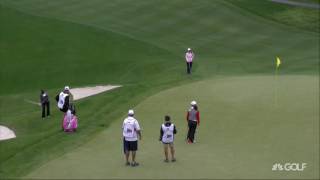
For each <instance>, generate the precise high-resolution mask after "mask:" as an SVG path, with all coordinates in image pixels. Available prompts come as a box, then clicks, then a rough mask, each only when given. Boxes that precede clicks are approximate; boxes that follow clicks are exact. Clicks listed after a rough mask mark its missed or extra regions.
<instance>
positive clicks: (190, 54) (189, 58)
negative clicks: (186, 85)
mask: <svg viewBox="0 0 320 180" xmlns="http://www.w3.org/2000/svg"><path fill="white" fill-rule="evenodd" d="M193 58H194V53H193V51H192V50H191V48H188V51H187V52H186V62H187V73H188V74H191V69H192V61H193Z"/></svg>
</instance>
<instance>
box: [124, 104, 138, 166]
mask: <svg viewBox="0 0 320 180" xmlns="http://www.w3.org/2000/svg"><path fill="white" fill-rule="evenodd" d="M133 116H134V111H133V110H132V109H130V110H129V111H128V117H127V118H125V119H124V121H123V124H122V134H123V150H124V153H125V158H126V166H129V165H131V166H132V167H134V166H138V165H139V163H137V162H136V160H135V159H136V151H137V150H138V136H139V140H141V132H140V126H139V122H138V120H136V119H135V118H134V117H133ZM130 152H131V158H132V161H131V163H130V161H129V156H130Z"/></svg>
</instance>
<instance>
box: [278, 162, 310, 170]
mask: <svg viewBox="0 0 320 180" xmlns="http://www.w3.org/2000/svg"><path fill="white" fill-rule="evenodd" d="M305 168H307V163H285V164H281V163H275V164H273V166H272V171H304V169H305Z"/></svg>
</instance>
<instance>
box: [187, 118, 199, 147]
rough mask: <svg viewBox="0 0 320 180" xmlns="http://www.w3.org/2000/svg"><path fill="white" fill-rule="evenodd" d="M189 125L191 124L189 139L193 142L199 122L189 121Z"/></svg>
mask: <svg viewBox="0 0 320 180" xmlns="http://www.w3.org/2000/svg"><path fill="white" fill-rule="evenodd" d="M188 126H189V131H188V136H187V138H188V140H190V141H191V142H193V141H194V134H195V133H196V129H197V122H196V121H191V120H189V121H188Z"/></svg>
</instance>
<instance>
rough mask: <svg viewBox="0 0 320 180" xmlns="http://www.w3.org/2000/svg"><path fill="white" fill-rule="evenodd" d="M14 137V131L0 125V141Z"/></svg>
mask: <svg viewBox="0 0 320 180" xmlns="http://www.w3.org/2000/svg"><path fill="white" fill-rule="evenodd" d="M15 137H16V135H15V134H14V132H13V131H12V130H11V129H9V128H7V127H5V126H1V125H0V141H3V140H7V139H12V138H15Z"/></svg>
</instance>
